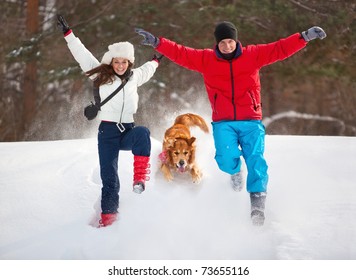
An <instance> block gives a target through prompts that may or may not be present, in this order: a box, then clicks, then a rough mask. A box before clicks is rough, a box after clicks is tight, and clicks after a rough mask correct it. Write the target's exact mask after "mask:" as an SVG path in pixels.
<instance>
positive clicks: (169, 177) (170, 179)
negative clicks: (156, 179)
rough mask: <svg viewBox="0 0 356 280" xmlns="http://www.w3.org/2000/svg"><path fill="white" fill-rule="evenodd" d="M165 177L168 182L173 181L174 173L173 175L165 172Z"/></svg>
mask: <svg viewBox="0 0 356 280" xmlns="http://www.w3.org/2000/svg"><path fill="white" fill-rule="evenodd" d="M164 178H166V180H167V181H168V182H171V181H173V175H172V174H165V176H164Z"/></svg>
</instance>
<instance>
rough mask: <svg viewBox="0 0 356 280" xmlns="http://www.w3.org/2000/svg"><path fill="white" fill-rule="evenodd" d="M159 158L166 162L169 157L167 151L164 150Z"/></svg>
mask: <svg viewBox="0 0 356 280" xmlns="http://www.w3.org/2000/svg"><path fill="white" fill-rule="evenodd" d="M158 158H159V160H160V161H161V162H162V163H163V164H166V163H167V162H168V157H167V151H163V152H161V153H160V154H159V155H158Z"/></svg>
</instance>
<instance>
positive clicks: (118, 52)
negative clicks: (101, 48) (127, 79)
mask: <svg viewBox="0 0 356 280" xmlns="http://www.w3.org/2000/svg"><path fill="white" fill-rule="evenodd" d="M108 49H109V51H107V52H106V53H105V54H104V56H103V58H102V60H101V63H102V64H110V63H111V61H112V59H113V58H114V57H121V58H126V59H128V60H129V61H130V62H131V63H134V61H135V51H134V47H133V45H132V44H131V43H129V42H120V43H115V44H112V45H110V46H109V47H108Z"/></svg>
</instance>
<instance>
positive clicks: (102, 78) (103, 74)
mask: <svg viewBox="0 0 356 280" xmlns="http://www.w3.org/2000/svg"><path fill="white" fill-rule="evenodd" d="M132 66H133V63H131V62H130V61H129V66H128V67H127V70H126V72H125V73H124V74H123V75H117V74H116V73H115V71H114V68H113V67H112V65H111V64H110V65H108V64H100V65H99V66H98V67H95V68H93V69H91V70H89V71H87V72H85V74H86V75H87V76H88V77H90V76H93V75H96V77H95V79H94V86H95V87H100V86H101V85H104V84H108V83H112V82H114V79H115V78H114V77H115V75H116V76H118V77H120V78H121V79H124V78H125V77H126V75H127V74H128V73H130V72H131V69H132Z"/></svg>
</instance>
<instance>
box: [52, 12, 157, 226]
mask: <svg viewBox="0 0 356 280" xmlns="http://www.w3.org/2000/svg"><path fill="white" fill-rule="evenodd" d="M57 20H58V26H59V27H60V28H61V30H62V31H63V34H64V39H65V40H66V41H67V45H68V48H69V50H70V51H71V53H72V55H73V57H74V59H75V60H76V61H77V62H78V63H79V65H80V67H81V69H82V70H83V71H84V72H85V73H86V74H87V76H88V77H89V78H90V79H92V80H93V81H94V86H95V87H98V88H99V94H100V98H101V100H104V99H105V98H106V97H108V96H109V95H110V94H111V93H112V92H114V91H115V90H116V89H117V88H118V87H119V86H120V85H121V83H122V82H123V81H124V80H125V79H128V81H127V83H126V84H125V86H124V87H123V88H122V89H121V90H120V91H119V92H118V93H117V94H116V95H115V96H114V97H113V98H112V99H110V100H109V101H108V102H107V103H106V104H105V105H103V106H102V107H101V109H100V111H99V113H98V116H97V118H99V119H100V120H101V122H100V125H99V132H98V150H99V161H100V176H101V180H102V192H101V220H100V221H99V226H108V225H111V224H112V223H113V222H114V221H115V220H116V219H117V213H118V208H119V191H120V181H119V176H118V158H119V151H121V150H125V151H128V150H131V151H132V153H133V155H134V176H133V191H134V192H136V193H141V192H143V191H144V190H145V182H146V181H147V180H148V179H149V177H148V176H147V174H148V173H149V167H150V165H149V159H150V152H151V140H150V131H149V130H148V128H147V127H143V126H135V123H134V118H133V115H134V114H135V113H136V111H137V107H138V100H139V96H138V93H137V88H138V87H139V86H141V85H142V84H144V83H146V82H147V81H148V80H149V79H150V78H151V77H152V76H153V74H154V73H155V71H156V69H157V67H158V64H159V60H160V58H157V57H154V59H153V60H152V61H149V62H146V63H145V64H143V65H142V66H141V67H138V68H135V69H133V64H134V61H135V56H134V47H133V45H132V44H131V43H129V42H119V43H115V44H112V45H110V46H109V47H108V51H107V52H106V53H105V54H104V56H103V58H102V60H101V62H99V61H98V60H97V59H96V58H95V57H94V56H93V55H92V54H91V53H90V52H89V50H88V49H87V48H86V47H85V46H84V45H83V44H82V42H81V41H80V40H79V38H77V37H76V36H75V35H74V33H73V32H72V30H71V29H70V28H69V26H68V24H67V22H66V21H65V19H64V18H63V17H62V16H60V15H58V17H57Z"/></svg>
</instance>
